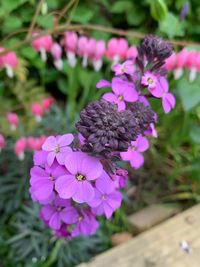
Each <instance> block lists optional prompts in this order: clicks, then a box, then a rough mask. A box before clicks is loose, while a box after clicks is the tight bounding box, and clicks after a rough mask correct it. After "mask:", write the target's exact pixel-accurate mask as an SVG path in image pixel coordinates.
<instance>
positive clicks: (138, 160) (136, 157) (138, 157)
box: [130, 151, 144, 169]
mask: <svg viewBox="0 0 200 267" xmlns="http://www.w3.org/2000/svg"><path fill="white" fill-rule="evenodd" d="M143 163H144V156H143V155H142V154H141V153H139V152H136V151H135V152H134V154H133V158H132V159H131V160H130V164H131V166H132V167H133V168H134V169H139V168H140V167H141V166H142V165H143Z"/></svg>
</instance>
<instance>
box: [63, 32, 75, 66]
mask: <svg viewBox="0 0 200 267" xmlns="http://www.w3.org/2000/svg"><path fill="white" fill-rule="evenodd" d="M63 41H64V48H65V52H66V56H67V59H68V62H69V65H70V66H71V67H74V66H75V65H76V56H75V54H76V51H77V46H78V36H77V34H76V33H75V32H65V35H64V40H63Z"/></svg>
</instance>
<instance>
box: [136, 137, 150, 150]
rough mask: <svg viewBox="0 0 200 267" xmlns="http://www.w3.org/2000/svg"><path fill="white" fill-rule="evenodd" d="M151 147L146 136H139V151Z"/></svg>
mask: <svg viewBox="0 0 200 267" xmlns="http://www.w3.org/2000/svg"><path fill="white" fill-rule="evenodd" d="M148 148H149V141H148V140H147V138H146V137H144V136H139V137H138V139H137V151H138V152H144V151H146V150H147V149H148Z"/></svg>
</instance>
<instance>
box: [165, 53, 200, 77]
mask: <svg viewBox="0 0 200 267" xmlns="http://www.w3.org/2000/svg"><path fill="white" fill-rule="evenodd" d="M165 67H166V69H167V70H168V71H173V73H174V78H175V79H176V80H177V79H179V78H180V77H181V76H182V75H183V72H184V68H185V69H188V70H189V71H190V74H189V80H190V81H191V82H192V81H194V80H195V78H196V75H197V73H198V72H200V53H199V51H195V50H191V51H188V50H187V49H185V48H183V49H182V50H181V51H180V52H179V53H177V54H175V53H173V54H172V55H171V56H170V57H169V58H167V60H166V63H165Z"/></svg>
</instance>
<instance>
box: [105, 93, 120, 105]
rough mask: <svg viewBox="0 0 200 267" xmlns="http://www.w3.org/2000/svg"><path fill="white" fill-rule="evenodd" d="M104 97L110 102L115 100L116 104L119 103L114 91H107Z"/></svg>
mask: <svg viewBox="0 0 200 267" xmlns="http://www.w3.org/2000/svg"><path fill="white" fill-rule="evenodd" d="M102 98H103V99H105V100H106V101H108V102H114V103H116V104H117V103H118V99H117V96H116V95H115V94H113V93H105V94H104V95H103V96H102Z"/></svg>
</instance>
